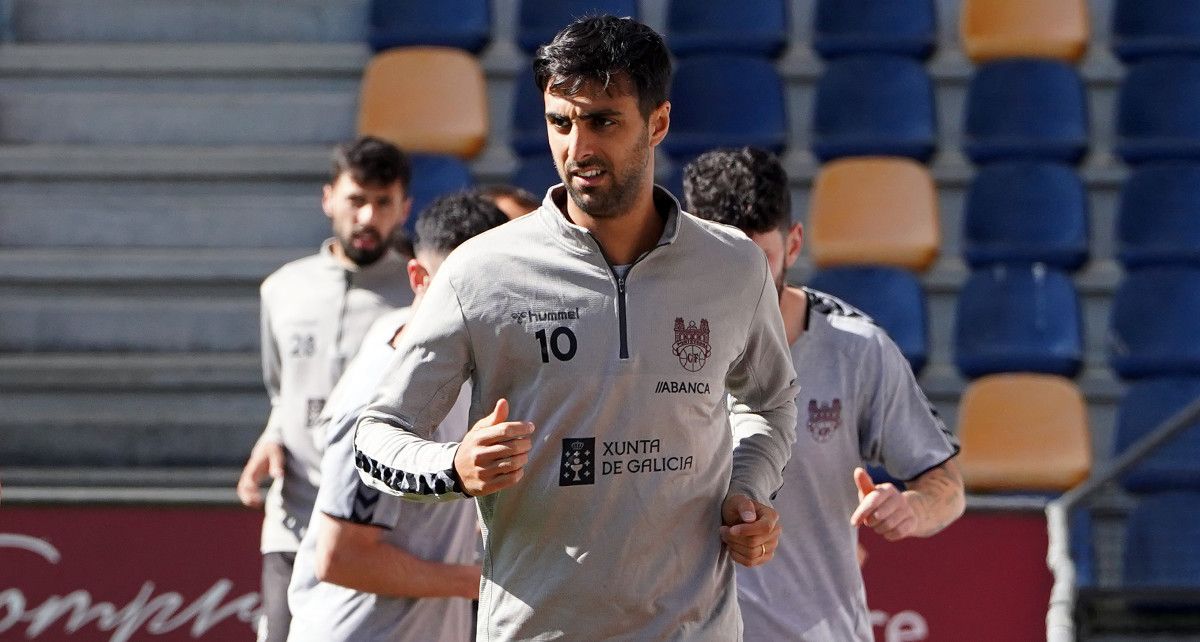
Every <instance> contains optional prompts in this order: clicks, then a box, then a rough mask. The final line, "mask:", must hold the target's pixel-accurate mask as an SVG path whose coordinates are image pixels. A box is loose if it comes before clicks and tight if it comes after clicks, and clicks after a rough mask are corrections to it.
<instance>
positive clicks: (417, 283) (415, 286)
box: [408, 259, 429, 296]
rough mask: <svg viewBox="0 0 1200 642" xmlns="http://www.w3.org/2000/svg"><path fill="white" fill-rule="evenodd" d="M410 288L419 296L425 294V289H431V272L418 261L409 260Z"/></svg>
mask: <svg viewBox="0 0 1200 642" xmlns="http://www.w3.org/2000/svg"><path fill="white" fill-rule="evenodd" d="M408 287H410V288H412V291H413V294H415V295H417V296H421V295H422V294H424V292H425V288H428V287H429V270H426V269H425V266H424V265H421V263H420V262H419V261H417V260H416V259H409V260H408Z"/></svg>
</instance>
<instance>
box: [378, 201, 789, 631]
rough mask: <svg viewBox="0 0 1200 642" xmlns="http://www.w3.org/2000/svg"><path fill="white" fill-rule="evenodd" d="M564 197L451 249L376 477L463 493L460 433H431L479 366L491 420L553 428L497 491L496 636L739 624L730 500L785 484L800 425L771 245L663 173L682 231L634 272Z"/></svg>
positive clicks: (419, 489) (493, 521)
mask: <svg viewBox="0 0 1200 642" xmlns="http://www.w3.org/2000/svg"><path fill="white" fill-rule="evenodd" d="M565 198H566V196H565V193H564V191H563V189H562V188H561V186H560V187H557V188H553V189H551V190H550V191H549V192H548V194H547V198H546V200H545V201H544V203H543V205H542V207H541V208H540V209H539V210H537V211H536V212H534V213H533V214H531V215H529V216H526V217H524V218H520V219H517V220H515V221H512V222H509V223H507V224H505V225H502V226H500V227H499V228H496V229H493V230H490V231H488V232H485V233H484V234H481V235H479V236H477V237H475V238H473V239H471V240H470V241H467V242H466V243H464V244H463V245H462V246H460V247H459V248H458V249H457V250H455V251H454V252H453V253H452V254H451V255H450V256H449V257H448V258H447V259H446V262H445V263H444V264H443V265H442V267H441V269H440V270H439V271H438V274H437V277H436V278H435V279H434V280H433V283H432V284H431V286H430V288H429V290H428V292H427V293H426V295H425V298H424V300H423V302H422V304H421V307H420V309H419V310H418V311H417V312H416V314H415V315H414V318H413V319H412V320H411V321H410V323H409V325H408V326H407V328H406V329H405V333H404V335H403V337H402V340H401V345H400V346H399V348H398V350H397V352H398V356H397V359H396V360H395V361H394V362H393V363H392V365H391V367H390V369H389V371H388V373H387V374H386V375H385V377H384V379H383V384H382V385H381V387H380V388H379V390H378V391H377V396H376V398H375V401H374V402H373V403H372V404H371V406H369V407H368V409H367V411H366V412H365V413H364V414H363V415H362V417H361V418H360V420H359V424H358V433H357V437H356V451H357V452H356V455H355V456H356V463H357V465H358V467H359V471H360V474H361V476H362V478H363V480H364V482H365V483H367V484H368V485H370V486H372V487H374V488H377V489H379V490H382V491H384V492H387V493H391V494H399V495H404V496H409V497H415V498H421V499H425V500H442V499H452V498H455V497H458V496H461V488H460V487H459V482H458V479H457V478H456V476H455V475H454V472H453V456H454V450H455V448H456V447H457V444H453V443H451V444H441V443H436V442H433V441H429V438H430V435H431V434H432V431H433V429H434V428H435V427H436V426H437V425H438V423H439V422H440V421H441V418H442V416H443V415H444V414H445V413H446V411H447V410H448V409H449V407H450V405H451V404H452V403H453V401H454V398H455V396H456V395H457V393H458V390H459V386H460V384H461V383H462V381H463V380H464V379H467V378H469V379H471V381H472V384H473V398H472V404H471V413H470V417H471V419H472V420H476V419H478V418H479V417H481V416H483V415H485V414H487V413H488V412H489V411H490V410H491V408H492V407H493V406H494V405H495V403H496V401H497V400H498V399H500V398H506V399H508V401H509V405H510V408H511V410H510V415H509V416H510V418H512V419H516V420H527V421H532V422H533V423H534V425H535V426H536V432H535V434H534V436H533V449H532V451H531V452H530V456H529V460H528V464H527V465H526V468H525V475H524V478H523V479H522V480H521V481H520V482H519V483H518V484H517V485H516V486H513V487H512V488H509V489H505V490H503V491H500V492H498V493H494V494H492V495H488V496H485V497H480V498H479V501H478V504H479V510H480V514H481V516H482V518H483V521H484V543H485V557H484V569H483V574H484V582H483V585H482V588H481V594H480V618H479V629H478V632H477V633H478V637H479V639H480V640H509V639H549V638H552V637H563V638H564V639H602V638H611V637H618V638H629V637H634V638H639V639H641V638H656V639H688V640H698V639H704V640H707V639H714V640H731V639H737V638H739V637H740V635H741V622H740V616H739V614H738V610H737V600H736V590H735V587H734V576H733V563H732V561H731V560H730V558H729V555H728V553H727V552H726V551H725V550H724V548H723V546H722V544H721V541H720V538H719V527H720V524H721V518H720V506H721V502H722V500H723V499H724V498H725V496H726V495H727V494H728V493H729V492H731V490H732V491H733V492H740V493H744V494H747V495H750V496H752V497H754V498H756V499H759V500H760V501H766V500H768V498H769V497H770V495H771V494H772V493H773V492H775V491H776V490H777V489H778V488H779V485H780V483H781V471H782V470H783V468H784V465H785V464H786V463H787V460H788V457H789V455H790V453H791V446H792V442H793V441H794V439H795V420H796V409H795V404H794V402H793V398H794V397H795V394H796V389H795V387H794V380H795V371H794V370H793V367H792V363H791V356H790V354H789V351H788V346H787V339H786V337H785V335H784V331H783V324H782V320H781V317H780V313H779V303H778V296H777V293H776V291H775V287H774V283H773V282H772V280H771V278H770V274H769V271H768V269H767V265H766V261H765V260H764V258H763V255H762V252H761V250H759V249H758V247H757V246H756V245H754V244H753V243H752V242H751V241H750V240H749V239H748V238H746V236H745V235H743V234H742V233H741V232H739V231H737V230H735V229H734V228H731V227H728V226H723V225H716V224H712V223H708V222H705V221H701V220H700V219H697V218H695V217H693V216H691V215H688V214H686V213H683V212H681V211H679V208H678V204H677V202H676V201H675V199H674V198H673V197H672V196H671V195H670V194H669V193H667V192H666V191H664V190H661V189H659V190H656V193H655V200H656V206H657V207H658V210H659V212H660V213H661V214H662V215H663V216H664V219H665V231H664V233H663V236H662V238H661V239H660V241H659V243H658V245H657V247H655V248H653V249H651V250H650V251H649V252H647V253H646V254H644V255H643V256H641V257H640V258H638V259H637V260H636V261H635V262H634V263H633V264H632V266H631V267H630V268H629V271H628V272H627V273H626V274H625V275H624V276H623V277H619V276H618V275H617V273H616V272H614V270H613V269H612V267H611V266H610V265H609V264H608V263H607V262H606V260H605V258H604V255H603V254H602V253H601V251H600V248H599V246H598V244H597V242H596V240H595V239H594V238H593V237H592V236H591V234H589V233H588V232H587V230H585V229H584V228H582V227H579V226H576V225H573V224H571V223H570V222H569V221H568V219H567V217H566V215H565V214H564V213H563V212H562V210H561V209H560V207H561V205H560V204H561V203H563V202H565ZM726 390H728V391H729V392H730V394H731V395H732V397H733V398H734V400H735V401H734V403H733V413H732V416H731V413H730V412H729V407H728V406H727V405H726V403H725V392H726ZM731 421H732V426H731ZM735 442H736V448H735Z"/></svg>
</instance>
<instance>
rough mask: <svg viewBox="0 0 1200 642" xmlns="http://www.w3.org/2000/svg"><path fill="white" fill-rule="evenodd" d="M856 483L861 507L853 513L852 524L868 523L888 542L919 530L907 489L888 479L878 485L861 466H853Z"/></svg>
mask: <svg viewBox="0 0 1200 642" xmlns="http://www.w3.org/2000/svg"><path fill="white" fill-rule="evenodd" d="M854 484H855V485H856V486H858V508H856V509H855V510H854V514H853V515H851V516H850V525H851V526H863V525H866V526H868V527H870V528H871V529H872V530H874V531H875V532H876V533H879V534H880V535H882V536H883V537H884V538H885V539H887V540H888V541H889V542H894V541H896V540H900V539H904V538H905V537H910V536H912V535H913V534H915V533H916V531H917V525H918V520H917V514H916V512H915V511H913V507H912V506H911V505H910V504H909V502H908V495H907V493H901V492H900V490H899V489H897V488H896V487H895V486H894V485H892V484H889V483H885V484H880V485H878V486H876V485H875V484H874V483H873V482H872V481H871V476H870V475H868V474H867V471H865V470H863V469H862V468H855V469H854Z"/></svg>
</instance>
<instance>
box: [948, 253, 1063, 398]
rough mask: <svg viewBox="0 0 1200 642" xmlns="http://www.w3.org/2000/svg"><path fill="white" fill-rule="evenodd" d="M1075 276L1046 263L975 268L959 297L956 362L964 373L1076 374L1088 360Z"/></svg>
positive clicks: (956, 321)
mask: <svg viewBox="0 0 1200 642" xmlns="http://www.w3.org/2000/svg"><path fill="white" fill-rule="evenodd" d="M1081 327H1082V322H1081V320H1080V314H1079V300H1078V297H1077V296H1076V294H1075V286H1074V285H1073V284H1072V283H1071V279H1070V277H1068V276H1067V275H1066V274H1064V273H1063V272H1060V271H1059V270H1056V269H1054V268H1049V267H1046V266H1044V265H1041V264H1032V265H1030V264H1017V263H1013V264H996V265H993V266H991V267H989V268H985V269H980V270H975V271H974V272H972V273H971V276H970V277H969V278H968V279H967V282H966V283H965V284H963V287H962V290H960V292H959V296H958V306H957V313H956V318H955V328H954V344H955V354H954V361H955V364H957V365H958V369H959V371H960V372H962V374H963V376H965V377H969V378H975V377H980V376H983V375H986V374H991V373H997V372H1039V373H1046V374H1056V375H1061V376H1064V377H1074V376H1075V375H1076V374H1077V373H1078V372H1079V368H1080V365H1081V364H1082V361H1083V337H1082V329H1081Z"/></svg>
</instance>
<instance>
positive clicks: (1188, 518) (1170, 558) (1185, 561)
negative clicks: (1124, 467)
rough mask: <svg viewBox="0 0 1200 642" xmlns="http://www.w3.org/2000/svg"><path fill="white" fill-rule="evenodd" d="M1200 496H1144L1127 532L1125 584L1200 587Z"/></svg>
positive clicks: (1176, 492) (1180, 494) (1174, 494)
mask: <svg viewBox="0 0 1200 642" xmlns="http://www.w3.org/2000/svg"><path fill="white" fill-rule="evenodd" d="M1197 504H1200V493H1198V492H1189V491H1174V492H1168V493H1154V494H1152V495H1145V496H1142V497H1141V498H1140V499H1139V501H1138V504H1137V506H1136V507H1135V508H1134V509H1133V511H1132V512H1131V513H1130V515H1129V521H1128V523H1127V530H1126V532H1125V554H1124V564H1123V565H1122V566H1123V571H1122V575H1123V576H1124V577H1123V580H1124V581H1123V582H1122V584H1123V585H1125V586H1130V587H1138V588H1150V587H1153V588H1190V589H1196V588H1200V556H1198V555H1196V541H1197V540H1200V519H1197V518H1196V506H1197Z"/></svg>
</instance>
